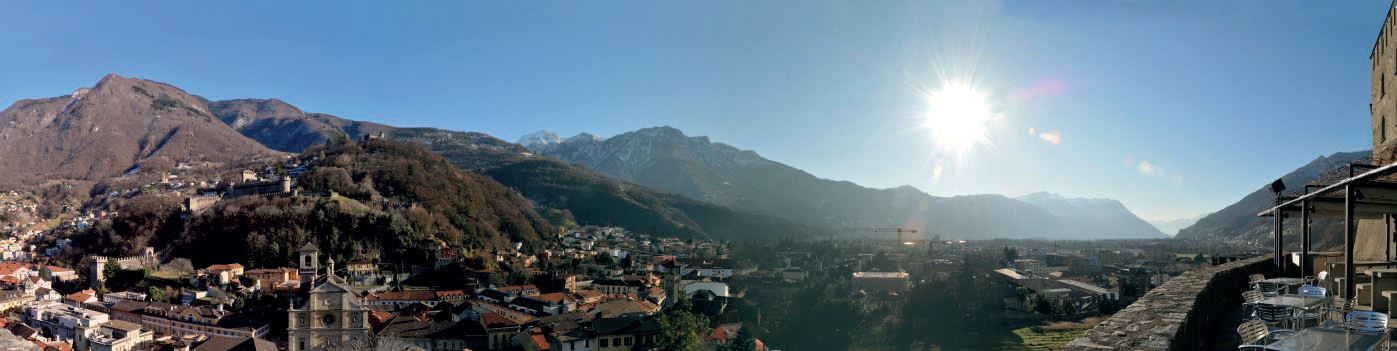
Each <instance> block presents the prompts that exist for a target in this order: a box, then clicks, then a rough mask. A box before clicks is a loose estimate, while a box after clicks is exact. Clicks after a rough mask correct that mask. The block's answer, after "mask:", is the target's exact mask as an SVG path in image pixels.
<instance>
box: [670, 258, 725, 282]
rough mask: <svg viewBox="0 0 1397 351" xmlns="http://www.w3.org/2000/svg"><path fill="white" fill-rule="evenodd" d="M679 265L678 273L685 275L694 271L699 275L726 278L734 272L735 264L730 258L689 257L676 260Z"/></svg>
mask: <svg viewBox="0 0 1397 351" xmlns="http://www.w3.org/2000/svg"><path fill="white" fill-rule="evenodd" d="M677 261H678V263H679V264H681V267H680V272H679V274H680V275H687V274H689V273H690V272H695V274H697V275H698V276H700V277H715V278H728V277H732V276H733V274H734V269H736V268H737V264H736V263H735V262H734V261H733V260H731V259H717V258H711V259H691V258H681V259H678V260H677Z"/></svg>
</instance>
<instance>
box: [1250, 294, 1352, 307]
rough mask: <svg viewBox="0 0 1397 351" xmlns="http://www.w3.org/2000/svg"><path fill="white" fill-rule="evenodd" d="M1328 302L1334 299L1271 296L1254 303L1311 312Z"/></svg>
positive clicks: (1326, 297)
mask: <svg viewBox="0 0 1397 351" xmlns="http://www.w3.org/2000/svg"><path fill="white" fill-rule="evenodd" d="M1329 301H1334V297H1333V296H1325V297H1304V296H1299V295H1276V296H1271V297H1267V298H1264V299H1261V301H1257V302H1256V303H1258V304H1266V305H1277V306H1286V307H1290V308H1298V309H1302V310H1311V309H1314V308H1315V307H1320V306H1324V304H1327V303H1329Z"/></svg>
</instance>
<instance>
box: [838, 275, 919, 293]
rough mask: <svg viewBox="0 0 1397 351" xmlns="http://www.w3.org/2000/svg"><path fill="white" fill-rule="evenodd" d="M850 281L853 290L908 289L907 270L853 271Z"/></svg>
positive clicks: (894, 290)
mask: <svg viewBox="0 0 1397 351" xmlns="http://www.w3.org/2000/svg"><path fill="white" fill-rule="evenodd" d="M852 283H853V287H854V289H855V290H863V291H869V292H872V291H890V292H905V291H907V290H909V287H908V275H907V272H854V274H853V281H852Z"/></svg>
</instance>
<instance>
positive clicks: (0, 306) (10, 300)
mask: <svg viewBox="0 0 1397 351" xmlns="http://www.w3.org/2000/svg"><path fill="white" fill-rule="evenodd" d="M30 301H33V299H31V298H30V297H29V296H25V295H24V292H23V291H20V290H0V311H9V310H13V309H19V308H20V307H23V306H24V305H25V304H26V303H28V302H30Z"/></svg>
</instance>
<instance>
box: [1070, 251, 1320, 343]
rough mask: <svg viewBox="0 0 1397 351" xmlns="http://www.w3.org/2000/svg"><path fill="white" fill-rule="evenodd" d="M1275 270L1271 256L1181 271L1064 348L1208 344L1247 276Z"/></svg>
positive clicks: (1236, 301)
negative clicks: (1181, 272) (1180, 273)
mask: <svg viewBox="0 0 1397 351" xmlns="http://www.w3.org/2000/svg"><path fill="white" fill-rule="evenodd" d="M1292 271H1293V270H1292ZM1277 272H1279V270H1278V269H1277V268H1276V266H1275V264H1274V263H1273V262H1272V261H1271V256H1269V255H1268V256H1261V257H1254V258H1250V259H1246V260H1241V261H1236V262H1231V263H1227V264H1223V265H1219V266H1213V267H1208V268H1204V269H1199V270H1194V271H1189V272H1185V273H1184V274H1182V275H1180V276H1178V277H1176V278H1174V279H1172V280H1170V281H1169V282H1167V283H1164V285H1161V286H1159V287H1157V288H1154V290H1150V292H1148V293H1146V294H1145V296H1144V297H1141V298H1140V300H1138V301H1135V303H1133V304H1130V306H1128V307H1126V308H1125V309H1123V310H1121V311H1120V312H1117V313H1116V314H1115V315H1114V316H1111V317H1110V318H1107V319H1106V321H1104V322H1101V324H1100V325H1097V326H1096V327H1095V328H1092V329H1091V330H1088V331H1087V332H1086V333H1085V334H1083V335H1082V336H1081V337H1079V338H1077V340H1073V341H1072V343H1070V344H1068V345H1067V348H1066V349H1067V350H1082V351H1086V350H1090V351H1096V350H1203V349H1211V348H1212V343H1213V337H1214V335H1212V334H1213V332H1214V330H1216V329H1217V327H1218V323H1220V322H1222V321H1221V319H1222V318H1225V316H1226V315H1227V313H1228V312H1230V311H1232V310H1233V309H1235V308H1238V307H1239V306H1241V304H1242V291H1243V290H1245V289H1247V288H1248V287H1247V276H1248V275H1252V274H1256V273H1261V274H1265V275H1266V276H1267V277H1272V276H1278V274H1277Z"/></svg>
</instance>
